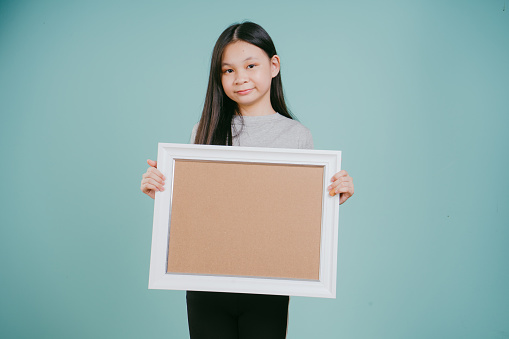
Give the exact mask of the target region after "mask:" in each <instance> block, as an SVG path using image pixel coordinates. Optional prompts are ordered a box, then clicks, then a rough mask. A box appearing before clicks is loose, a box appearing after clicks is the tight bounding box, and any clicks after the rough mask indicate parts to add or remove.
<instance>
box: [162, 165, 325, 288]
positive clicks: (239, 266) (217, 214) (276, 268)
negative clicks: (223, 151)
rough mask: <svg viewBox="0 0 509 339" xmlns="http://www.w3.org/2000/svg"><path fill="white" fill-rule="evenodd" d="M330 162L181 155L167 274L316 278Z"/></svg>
mask: <svg viewBox="0 0 509 339" xmlns="http://www.w3.org/2000/svg"><path fill="white" fill-rule="evenodd" d="M323 176H324V167H323V166H318V165H290V164H267V163H246V162H229V161H204V160H179V159H175V164H174V173H173V192H172V204H171V218H170V231H169V240H168V252H167V253H168V256H167V273H181V274H182V273H184V274H199V275H207V274H210V275H224V276H240V277H267V278H285V279H288V278H289V279H305V280H318V279H319V268H320V237H321V221H322V220H321V218H322V196H323V180H324V178H323Z"/></svg>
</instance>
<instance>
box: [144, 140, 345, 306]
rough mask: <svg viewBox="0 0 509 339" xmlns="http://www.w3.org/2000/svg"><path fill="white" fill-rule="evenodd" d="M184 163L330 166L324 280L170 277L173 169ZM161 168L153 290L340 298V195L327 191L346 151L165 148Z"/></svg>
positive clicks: (326, 182)
mask: <svg viewBox="0 0 509 339" xmlns="http://www.w3.org/2000/svg"><path fill="white" fill-rule="evenodd" d="M181 159H186V160H208V161H221V162H224V161H232V162H255V163H278V164H297V165H320V166H324V167H325V168H324V180H323V197H322V226H321V227H322V230H321V239H320V273H319V280H318V281H316V280H300V279H285V278H257V277H239V276H224V275H200V274H176V273H167V272H166V271H167V253H168V252H167V250H168V239H169V231H170V227H171V225H170V213H171V200H172V196H173V169H174V164H175V160H181ZM157 164H158V169H159V171H161V172H162V173H163V174H164V176H165V177H166V178H167V180H166V183H165V187H164V188H165V190H164V191H162V192H156V196H155V204H154V223H153V231H152V250H151V257H150V273H149V284H148V288H149V289H165V290H192V291H215V292H236V293H254V294H275V295H291V296H305V297H322V298H336V276H337V272H336V270H337V249H338V246H337V245H338V221H339V195H335V196H334V197H331V196H329V194H328V191H327V187H328V186H329V184H330V178H332V176H333V175H334V174H335V173H337V172H339V171H340V169H341V151H323V150H304V149H286V148H261V147H237V146H233V147H228V146H211V145H189V144H170V143H159V144H158V153H157ZM168 207H169V210H168Z"/></svg>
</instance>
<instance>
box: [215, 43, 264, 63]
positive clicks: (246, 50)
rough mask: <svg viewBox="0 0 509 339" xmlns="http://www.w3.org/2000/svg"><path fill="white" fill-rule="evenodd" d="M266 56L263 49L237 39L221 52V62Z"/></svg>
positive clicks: (233, 61)
mask: <svg viewBox="0 0 509 339" xmlns="http://www.w3.org/2000/svg"><path fill="white" fill-rule="evenodd" d="M264 56H265V57H267V54H266V53H265V51H264V50H263V49H261V48H260V47H258V46H255V45H253V44H250V43H248V42H245V41H242V40H239V41H235V42H232V43H230V44H228V46H226V48H225V49H224V52H223V60H222V61H223V63H228V64H230V63H235V62H242V61H244V60H246V59H247V58H257V59H258V58H262V57H264Z"/></svg>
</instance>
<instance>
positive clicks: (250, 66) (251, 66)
mask: <svg viewBox="0 0 509 339" xmlns="http://www.w3.org/2000/svg"><path fill="white" fill-rule="evenodd" d="M254 67H255V65H253V64H251V65H249V66H247V68H254Z"/></svg>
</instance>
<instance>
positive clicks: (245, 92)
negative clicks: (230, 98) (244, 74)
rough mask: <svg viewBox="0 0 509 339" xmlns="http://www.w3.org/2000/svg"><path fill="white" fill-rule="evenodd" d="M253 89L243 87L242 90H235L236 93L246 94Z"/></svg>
mask: <svg viewBox="0 0 509 339" xmlns="http://www.w3.org/2000/svg"><path fill="white" fill-rule="evenodd" d="M252 90H253V89H252V88H251V89H244V90H242V91H237V94H239V95H246V94H249V93H250V92H251V91H252Z"/></svg>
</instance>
